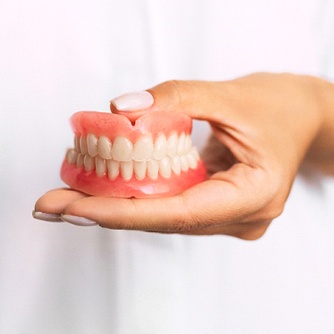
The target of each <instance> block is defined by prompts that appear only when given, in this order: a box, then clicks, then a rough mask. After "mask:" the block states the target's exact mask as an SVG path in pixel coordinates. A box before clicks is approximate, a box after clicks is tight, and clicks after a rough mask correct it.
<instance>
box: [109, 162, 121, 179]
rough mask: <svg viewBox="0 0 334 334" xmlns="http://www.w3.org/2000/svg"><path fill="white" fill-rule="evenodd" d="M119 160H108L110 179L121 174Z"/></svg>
mask: <svg viewBox="0 0 334 334" xmlns="http://www.w3.org/2000/svg"><path fill="white" fill-rule="evenodd" d="M119 168H120V166H119V162H118V161H115V160H107V169H108V177H109V179H110V180H112V181H113V180H115V179H116V178H117V176H118V175H119Z"/></svg>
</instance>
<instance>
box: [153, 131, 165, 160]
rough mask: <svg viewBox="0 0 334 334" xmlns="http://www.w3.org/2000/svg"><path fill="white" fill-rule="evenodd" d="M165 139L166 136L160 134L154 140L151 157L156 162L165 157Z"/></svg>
mask: <svg viewBox="0 0 334 334" xmlns="http://www.w3.org/2000/svg"><path fill="white" fill-rule="evenodd" d="M167 150H168V146H167V138H166V136H165V135H164V134H163V133H162V134H160V135H159V136H158V138H157V139H156V140H155V143H154V153H153V157H154V159H156V160H161V159H163V158H164V157H165V156H166V155H167Z"/></svg>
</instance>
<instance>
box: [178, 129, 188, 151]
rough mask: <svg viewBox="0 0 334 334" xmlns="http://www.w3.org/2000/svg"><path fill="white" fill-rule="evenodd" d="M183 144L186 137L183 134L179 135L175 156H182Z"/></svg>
mask: <svg viewBox="0 0 334 334" xmlns="http://www.w3.org/2000/svg"><path fill="white" fill-rule="evenodd" d="M185 144H186V135H185V133H184V132H182V133H181V135H180V136H179V139H178V143H177V154H178V155H182V154H184V151H185Z"/></svg>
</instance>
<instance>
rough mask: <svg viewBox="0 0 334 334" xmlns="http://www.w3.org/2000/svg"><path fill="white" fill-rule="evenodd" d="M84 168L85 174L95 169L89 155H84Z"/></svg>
mask: <svg viewBox="0 0 334 334" xmlns="http://www.w3.org/2000/svg"><path fill="white" fill-rule="evenodd" d="M84 166H85V170H86V172H91V171H92V170H93V169H94V168H95V161H94V158H92V157H91V156H90V155H89V154H85V157H84Z"/></svg>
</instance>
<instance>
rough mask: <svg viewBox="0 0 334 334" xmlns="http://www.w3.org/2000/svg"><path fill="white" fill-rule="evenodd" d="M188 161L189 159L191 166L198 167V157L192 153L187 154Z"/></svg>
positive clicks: (192, 167)
mask: <svg viewBox="0 0 334 334" xmlns="http://www.w3.org/2000/svg"><path fill="white" fill-rule="evenodd" d="M187 161H188V166H189V168H191V169H196V167H197V161H196V157H195V156H194V155H193V154H192V153H189V154H188V155H187Z"/></svg>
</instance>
